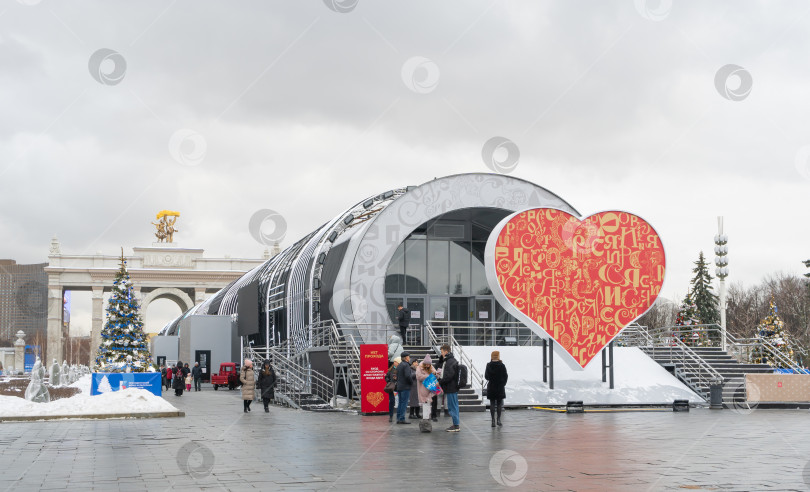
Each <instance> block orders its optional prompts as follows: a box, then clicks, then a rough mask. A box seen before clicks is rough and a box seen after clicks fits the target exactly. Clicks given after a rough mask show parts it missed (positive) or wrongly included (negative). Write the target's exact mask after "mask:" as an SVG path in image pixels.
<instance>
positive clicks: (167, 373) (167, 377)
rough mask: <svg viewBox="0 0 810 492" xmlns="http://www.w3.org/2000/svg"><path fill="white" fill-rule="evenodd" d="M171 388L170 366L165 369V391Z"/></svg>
mask: <svg viewBox="0 0 810 492" xmlns="http://www.w3.org/2000/svg"><path fill="white" fill-rule="evenodd" d="M171 386H172V366H169V367H167V368H166V389H169V388H171Z"/></svg>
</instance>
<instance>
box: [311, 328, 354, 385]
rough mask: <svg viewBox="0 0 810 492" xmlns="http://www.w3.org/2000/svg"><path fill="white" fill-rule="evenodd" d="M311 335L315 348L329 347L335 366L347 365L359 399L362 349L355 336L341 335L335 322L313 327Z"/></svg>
mask: <svg viewBox="0 0 810 492" xmlns="http://www.w3.org/2000/svg"><path fill="white" fill-rule="evenodd" d="M311 334H312V336H311V341H312V345H313V346H319V347H323V346H328V347H329V357H330V358H331V359H332V363H333V364H336V365H337V364H341V365H342V364H345V365H346V367H347V369H348V374H349V378H350V379H351V382H352V384H353V385H355V386H356V389H357V390H356V391H355V392H354V395H355V396H356V397H357V396H358V395H359V393H360V392H359V390H360V348H359V346H358V343H357V339H356V338H355V336H354V335H353V334H348V335H344V334H342V333H340V331H338V328H337V324H336V323H335V321H334V320H326V321H321V322H319V323H316V324H314V325H312V327H311ZM348 396H349V395H347V397H348Z"/></svg>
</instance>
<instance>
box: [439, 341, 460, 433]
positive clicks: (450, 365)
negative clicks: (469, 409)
mask: <svg viewBox="0 0 810 492" xmlns="http://www.w3.org/2000/svg"><path fill="white" fill-rule="evenodd" d="M440 350H441V352H442V357H443V358H444V366H443V367H442V378H441V379H440V380H439V384H440V385H441V387H442V390H444V393H445V394H446V395H447V409H448V410H449V411H450V417H452V419H453V425H451V426H450V427H448V428H447V429H446V430H447V432H459V431H461V427H460V424H461V421H460V420H459V418H458V386H459V380H458V379H459V365H458V361H457V360H456V358H455V357H453V354H452V353H451V352H450V345H448V344H446V343H445V344H444V345H442V346H441V349H440Z"/></svg>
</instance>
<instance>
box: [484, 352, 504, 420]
mask: <svg viewBox="0 0 810 492" xmlns="http://www.w3.org/2000/svg"><path fill="white" fill-rule="evenodd" d="M484 378H485V379H486V380H487V381H488V383H487V398H488V399H489V414H490V416H491V417H492V427H495V424H496V423H497V424H498V425H499V426H500V425H501V413H502V412H503V400H504V398H506V381H507V380H508V379H509V374H507V372H506V366H505V365H503V361H501V353H500V352H498V351H497V350H494V351H493V352H492V357H491V360H490V362H489V363H487V368H486V370H485V371H484ZM496 410H497V413H498V420H497V422H496V420H495V412H496Z"/></svg>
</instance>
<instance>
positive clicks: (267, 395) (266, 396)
mask: <svg viewBox="0 0 810 492" xmlns="http://www.w3.org/2000/svg"><path fill="white" fill-rule="evenodd" d="M275 386H276V371H275V370H274V369H273V366H271V365H270V362H268V361H264V364H262V370H261V371H259V390H260V391H261V395H262V403H264V411H265V412H267V413H270V408H269V407H268V405H270V401H271V400H272V399H273V398H274V397H275V395H274V392H275V390H273V388H274V387H275Z"/></svg>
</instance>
